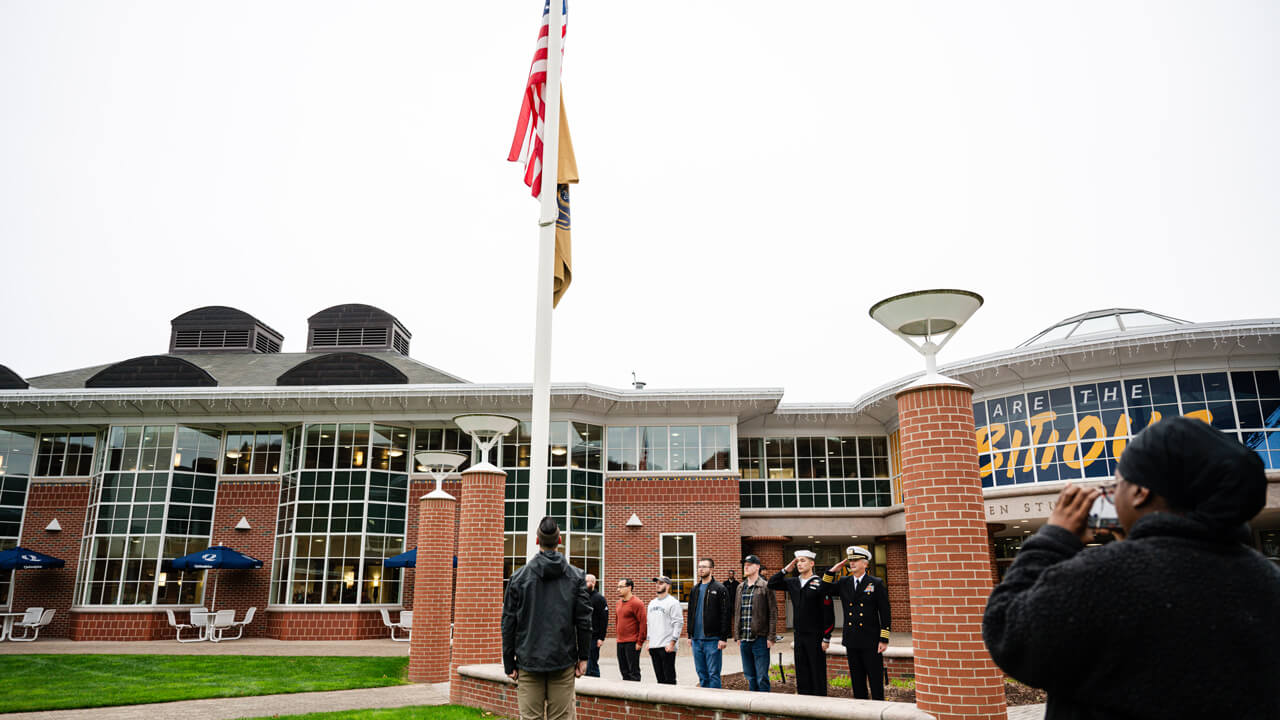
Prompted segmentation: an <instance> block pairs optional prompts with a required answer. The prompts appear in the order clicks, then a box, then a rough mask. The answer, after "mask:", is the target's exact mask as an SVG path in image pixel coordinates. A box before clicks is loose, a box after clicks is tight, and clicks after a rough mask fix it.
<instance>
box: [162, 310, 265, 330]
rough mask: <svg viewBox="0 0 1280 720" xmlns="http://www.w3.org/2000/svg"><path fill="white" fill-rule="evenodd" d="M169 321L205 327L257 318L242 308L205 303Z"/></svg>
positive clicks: (240, 322) (234, 323) (248, 321)
mask: <svg viewBox="0 0 1280 720" xmlns="http://www.w3.org/2000/svg"><path fill="white" fill-rule="evenodd" d="M170 322H175V323H183V324H195V323H198V324H200V325H204V326H205V327H214V326H216V325H228V326H231V325H234V326H239V325H244V324H245V323H256V322H258V318H256V317H254V316H252V315H250V314H249V313H247V312H245V311H243V310H237V309H236V308H233V307H227V306H226V305H206V306H204V307H202V308H196V309H195V310H188V311H186V312H184V313H182V314H181V315H179V316H178V317H176V318H174V319H173V320H171V321H170Z"/></svg>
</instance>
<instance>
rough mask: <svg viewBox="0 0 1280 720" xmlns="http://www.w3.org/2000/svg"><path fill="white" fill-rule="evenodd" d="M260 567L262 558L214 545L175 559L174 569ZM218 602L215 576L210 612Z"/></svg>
mask: <svg viewBox="0 0 1280 720" xmlns="http://www.w3.org/2000/svg"><path fill="white" fill-rule="evenodd" d="M260 567H262V561H261V560H259V559H257V558H251V557H249V556H248V555H245V554H243V553H239V552H236V551H235V550H232V549H231V548H229V547H227V546H226V545H214V546H213V547H211V548H205V549H204V550H199V551H197V552H193V553H191V554H190V555H183V556H182V557H180V558H175V559H174V560H173V569H174V570H218V569H220V568H228V569H231V570H256V569H258V568H260ZM217 602H218V578H217V577H216V576H215V577H214V578H213V600H211V601H210V602H209V611H210V612H212V611H213V607H214V605H216V604H217Z"/></svg>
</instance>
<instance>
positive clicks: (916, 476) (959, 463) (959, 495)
mask: <svg viewBox="0 0 1280 720" xmlns="http://www.w3.org/2000/svg"><path fill="white" fill-rule="evenodd" d="M898 422H899V429H900V432H901V438H902V477H903V504H904V506H905V515H906V530H907V564H908V567H907V575H908V581H909V584H910V589H911V628H912V635H913V640H914V643H913V644H914V648H915V672H916V705H917V706H919V708H920V709H921V710H923V711H925V712H927V713H932V714H933V715H934V716H935V717H937V718H939V720H979V719H981V720H995V719H996V718H1001V719H1003V718H1006V717H1007V715H1008V713H1007V710H1006V708H1005V697H1004V675H1003V673H1002V672H1001V671H1000V670H999V668H997V667H996V666H995V664H994V663H993V662H992V661H991V656H990V655H989V654H988V653H987V649H986V647H985V646H984V645H983V643H982V611H983V609H984V608H985V607H986V601H987V595H988V594H989V593H990V591H991V577H992V575H991V572H992V570H991V550H990V547H989V545H988V543H987V526H986V523H985V522H984V518H983V510H982V508H983V504H982V481H981V478H980V477H979V475H978V453H977V448H976V446H975V445H974V442H973V437H974V423H973V390H972V389H970V388H968V387H965V386H963V385H960V384H958V383H956V384H937V385H926V386H920V387H908V388H907V389H906V390H903V391H902V392H900V393H898Z"/></svg>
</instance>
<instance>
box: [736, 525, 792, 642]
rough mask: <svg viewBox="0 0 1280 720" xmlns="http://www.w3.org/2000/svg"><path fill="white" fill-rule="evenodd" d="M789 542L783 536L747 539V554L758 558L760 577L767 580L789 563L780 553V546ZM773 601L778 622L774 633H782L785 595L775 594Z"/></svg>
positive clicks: (785, 615) (783, 629)
mask: <svg viewBox="0 0 1280 720" xmlns="http://www.w3.org/2000/svg"><path fill="white" fill-rule="evenodd" d="M790 541H791V538H789V537H784V536H778V537H760V536H753V537H749V538H747V542H746V545H747V547H748V553H750V554H752V555H755V556H757V557H759V558H760V577H762V578H764V579H765V580H768V579H769V578H770V577H772V576H773V574H774V573H776V572H778V571H779V570H781V569H782V568H784V567H786V565H787V563H789V562H791V560H790V559H789V558H787V557H785V556H784V555H783V551H782V546H783V545H784V544H785V543H788V542H790ZM773 600H774V602H775V603H776V604H777V606H778V621H777V623H775V625H774V632H776V633H779V634H780V633H784V632H786V631H787V594H786V593H784V592H775V593H774V594H773Z"/></svg>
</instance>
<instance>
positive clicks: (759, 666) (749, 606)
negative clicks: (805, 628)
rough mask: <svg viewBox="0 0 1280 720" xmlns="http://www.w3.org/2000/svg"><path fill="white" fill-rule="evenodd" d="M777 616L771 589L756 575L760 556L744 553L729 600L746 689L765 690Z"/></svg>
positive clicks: (767, 686) (767, 685)
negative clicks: (738, 582)
mask: <svg viewBox="0 0 1280 720" xmlns="http://www.w3.org/2000/svg"><path fill="white" fill-rule="evenodd" d="M777 619H778V604H777V603H776V602H774V596H773V591H772V590H770V589H769V587H768V583H766V582H765V579H764V578H762V577H760V558H758V557H756V556H755V555H748V556H746V557H745V558H743V560H742V584H741V585H740V586H738V592H737V599H736V601H735V602H734V603H733V639H734V640H737V641H738V652H739V653H741V655H742V674H743V675H745V676H746V677H747V685H748V686H749V687H748V689H750V690H757V691H759V692H769V651H770V650H771V649H773V628H774V624H775V623H776V622H777Z"/></svg>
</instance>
